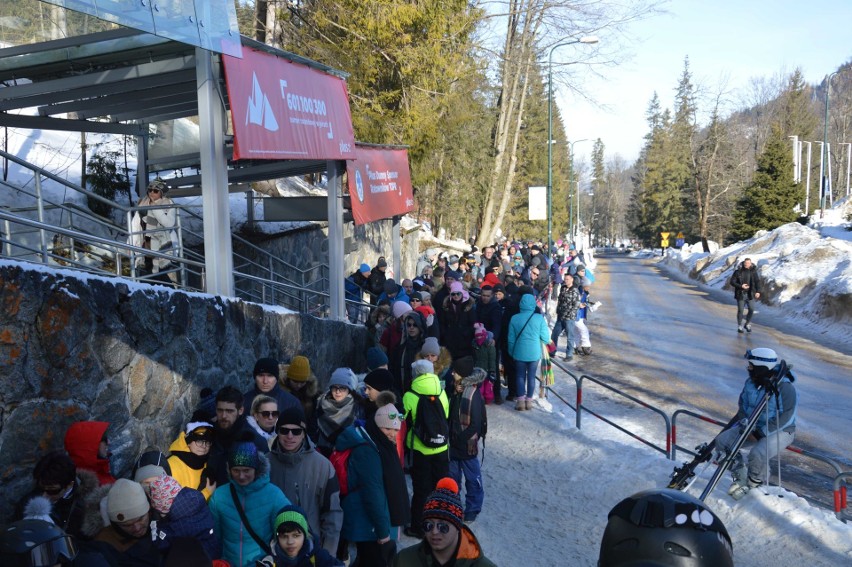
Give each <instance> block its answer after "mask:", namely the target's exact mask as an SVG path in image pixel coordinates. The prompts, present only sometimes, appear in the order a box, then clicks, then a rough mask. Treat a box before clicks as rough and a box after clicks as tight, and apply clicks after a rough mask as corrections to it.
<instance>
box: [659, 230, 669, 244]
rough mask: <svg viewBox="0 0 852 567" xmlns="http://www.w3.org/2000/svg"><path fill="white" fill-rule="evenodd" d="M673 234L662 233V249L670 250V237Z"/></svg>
mask: <svg viewBox="0 0 852 567" xmlns="http://www.w3.org/2000/svg"><path fill="white" fill-rule="evenodd" d="M670 234H671V232H661V233H660V247H661V248H668V247H669V235H670Z"/></svg>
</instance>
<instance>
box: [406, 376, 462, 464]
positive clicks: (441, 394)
mask: <svg viewBox="0 0 852 567" xmlns="http://www.w3.org/2000/svg"><path fill="white" fill-rule="evenodd" d="M417 394H421V395H427V396H438V399H440V400H441V405H443V406H444V416H445V417H447V418H449V416H450V401H449V400H448V399H447V393H446V392H445V391H444V390H443V388H441V381H440V380H439V379H438V376H437V375H435V374H421V375H420V376H418V377H417V378H415V379H414V380H413V381H412V382H411V390H410V391H408V392H406V393H405V394H404V395H403V396H402V405H403V408H404V411H405V418H406V419H407V420H409V421H410V423H414V422H415V420H416V419H417V402H418V401H419V400H420V398H419V397H418V396H417ZM405 446H406V447H408V448H409V449H414V450H415V451H417V452H418V453H421V454H423V455H437V454H438V453H443V452H444V451H446V450H447V449H448V448H449V443H447V444H446V445H444V446H442V447H434V448H433V447H427V446H426V445H424V444H423V442H422V441H420V439H418V438H417V436H416V435H414V431H413V427H410V428H409V429H408V433H407V434H406V437H405Z"/></svg>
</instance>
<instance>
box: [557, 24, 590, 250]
mask: <svg viewBox="0 0 852 567" xmlns="http://www.w3.org/2000/svg"><path fill="white" fill-rule="evenodd" d="M597 42H598V38H597V37H596V36H593V35H590V36H585V37H581V38H580V39H575V40H572V41H565V42H562V43H557V44H556V45H554V46H553V47H551V48H550V52H549V53H548V54H547V257H548V258H549V257H550V255H551V253H552V252H551V249H552V248H553V52H554V51H555V50H556V48H557V47H562V46H563V45H573V44H575V43H589V44H591V43H597Z"/></svg>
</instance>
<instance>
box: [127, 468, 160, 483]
mask: <svg viewBox="0 0 852 567" xmlns="http://www.w3.org/2000/svg"><path fill="white" fill-rule="evenodd" d="M164 474H166V469H164V468H163V467H158V466H157V465H145V466H142V467H139V469H138V470H137V471H136V474H134V475H133V480H134V481H136V482H142V481H143V480H145V479H148V478H157V477H159V476H163V475H164Z"/></svg>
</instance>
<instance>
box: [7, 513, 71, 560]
mask: <svg viewBox="0 0 852 567" xmlns="http://www.w3.org/2000/svg"><path fill="white" fill-rule="evenodd" d="M76 556H77V545H76V544H75V543H74V539H73V538H71V537H70V536H68V535H66V534H65V532H63V531H62V530H61V529H59V528H58V527H57V526H55V525H53V524H52V523H51V522H47V521H45V520H20V521H18V522H14V523H12V524H9V526H7V527H6V529H4V530H3V531H2V532H0V563H2V564H3V565H16V566H18V565H19V566H21V567H42V566H47V565H56V564H58V563H62V564H63V565H64V564H66V563H71V562H72V561H73V560H74V558H75V557H76Z"/></svg>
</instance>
